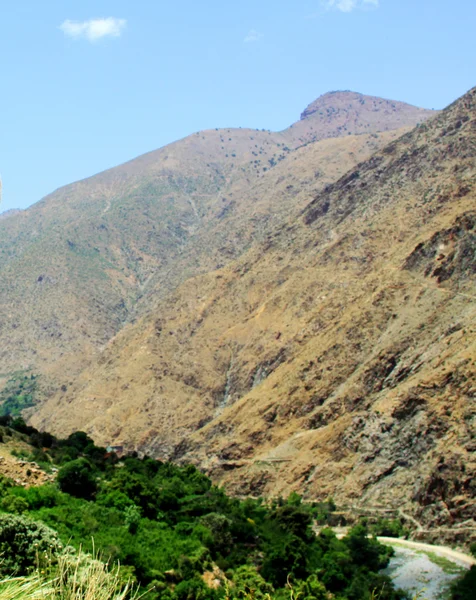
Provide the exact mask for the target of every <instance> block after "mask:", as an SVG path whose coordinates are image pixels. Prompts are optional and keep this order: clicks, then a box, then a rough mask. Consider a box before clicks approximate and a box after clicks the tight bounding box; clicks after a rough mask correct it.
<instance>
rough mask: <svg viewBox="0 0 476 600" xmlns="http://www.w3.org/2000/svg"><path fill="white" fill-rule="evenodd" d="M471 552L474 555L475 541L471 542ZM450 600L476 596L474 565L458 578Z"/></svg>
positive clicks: (469, 599) (461, 599)
mask: <svg viewBox="0 0 476 600" xmlns="http://www.w3.org/2000/svg"><path fill="white" fill-rule="evenodd" d="M471 553H472V555H473V556H476V542H475V543H473V544H471ZM451 591H452V594H451V600H474V598H475V596H476V566H474V565H473V566H472V567H471V568H470V570H469V571H468V572H467V573H465V574H464V575H463V576H462V577H460V579H458V580H457V581H456V582H455V584H454V585H453V588H452V590H451Z"/></svg>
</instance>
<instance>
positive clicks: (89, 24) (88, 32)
mask: <svg viewBox="0 0 476 600" xmlns="http://www.w3.org/2000/svg"><path fill="white" fill-rule="evenodd" d="M126 25H127V21H126V19H116V18H115V17H108V18H106V19H89V21H71V20H70V19H67V20H66V21H64V22H63V23H61V25H60V27H59V28H60V29H61V31H62V32H63V33H64V34H65V35H66V36H68V37H70V38H73V39H76V40H79V39H86V40H88V41H90V42H97V41H98V40H100V39H102V38H105V37H119V36H120V35H121V34H122V32H123V31H124V29H125V27H126Z"/></svg>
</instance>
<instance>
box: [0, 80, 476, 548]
mask: <svg viewBox="0 0 476 600" xmlns="http://www.w3.org/2000/svg"><path fill="white" fill-rule="evenodd" d="M475 96H476V92H475V91H474V90H472V91H471V92H469V93H468V94H467V95H466V96H465V97H463V98H462V99H460V100H459V101H458V102H456V103H455V104H454V105H452V106H451V107H449V108H448V109H447V110H446V111H444V112H442V113H441V114H439V115H436V116H435V115H434V114H433V113H431V111H421V110H420V109H414V108H413V107H408V106H406V105H401V104H399V103H392V102H388V101H382V100H380V99H375V98H368V97H363V96H360V95H354V94H351V93H338V94H330V95H326V96H325V97H323V98H321V99H319V100H318V101H317V102H316V103H313V104H312V105H310V107H308V109H306V111H305V112H304V113H303V118H302V120H301V121H299V122H298V123H297V124H295V125H293V126H292V127H291V128H290V129H288V130H286V131H283V132H280V133H271V132H263V131H259V132H258V131H252V130H245V129H239V130H232V129H230V130H211V131H207V132H200V133H198V134H194V135H192V136H190V137H188V138H186V139H185V140H182V141H180V142H177V143H175V144H172V145H171V146H168V147H166V148H163V149H161V150H158V151H156V152H153V153H150V154H148V155H145V156H143V157H140V158H139V159H136V160H135V161H132V162H131V163H127V164H126V165H122V166H121V167H118V168H116V169H113V170H111V171H107V172H105V173H103V174H100V175H98V176H96V177H94V178H92V179H89V180H85V181H83V182H79V183H77V184H73V185H72V186H68V187H67V188H63V189H61V190H59V191H57V192H55V193H54V194H52V195H51V196H49V197H47V198H45V199H44V200H43V201H42V202H40V203H39V204H37V205H35V206H34V207H32V208H31V209H29V210H28V211H26V212H23V213H20V214H17V215H11V216H9V217H8V218H6V219H3V220H2V221H1V222H0V233H1V236H0V240H1V242H0V252H1V254H0V276H1V277H2V283H3V285H2V287H1V290H0V308H1V314H2V315H4V317H3V318H2V321H1V323H0V340H1V347H2V352H3V355H1V356H0V358H1V359H2V364H4V365H5V367H4V368H5V374H6V376H7V378H8V373H9V372H12V371H18V370H20V369H26V368H28V369H32V370H33V372H35V373H38V374H39V387H40V390H41V393H40V396H39V397H40V398H41V397H43V400H45V401H44V402H43V403H42V405H40V406H39V407H36V408H35V410H34V411H32V414H31V421H32V423H33V424H34V425H36V426H41V427H43V428H46V429H51V430H53V431H57V432H58V431H61V432H62V433H64V432H70V431H73V430H75V429H83V430H85V431H87V432H88V433H90V434H91V435H92V436H93V437H94V438H95V440H97V441H98V442H99V443H102V444H107V443H110V442H113V443H114V442H115V443H121V444H124V445H125V446H126V448H129V449H138V450H140V451H144V452H148V453H151V454H153V455H154V456H157V457H166V458H173V459H174V460H180V461H186V462H187V461H192V462H195V463H196V464H198V465H200V466H201V467H202V468H204V469H206V470H207V472H208V473H210V474H211V475H212V476H213V478H214V480H215V481H218V482H220V483H223V484H225V485H226V486H227V488H228V489H230V490H232V491H233V492H235V493H237V494H253V495H255V494H266V495H277V494H287V493H289V492H290V491H292V490H298V491H300V492H302V493H304V495H305V496H306V497H307V498H309V499H313V500H314V499H324V498H327V497H328V496H329V495H333V496H335V497H338V498H339V501H340V502H341V503H342V502H346V503H348V504H349V505H352V504H354V503H364V504H367V505H370V506H374V505H387V506H395V507H400V508H401V507H403V508H404V509H405V510H408V511H409V512H410V514H411V515H412V516H413V517H414V518H415V519H416V520H417V521H418V522H419V523H420V526H421V528H422V529H425V528H427V527H428V526H429V524H432V526H436V527H437V528H440V530H439V532H440V534H441V535H442V536H444V535H446V534H447V533H448V531H449V533H448V535H451V536H452V537H453V539H454V538H455V537H456V538H458V537H459V538H461V537H464V536H466V538H467V537H468V535H473V532H474V531H475V529H474V528H475V526H476V525H475V518H476V514H475V510H476V507H475V504H474V497H475V495H474V487H473V486H474V483H473V481H474V479H475V478H474V475H475V463H474V443H475V442H474V418H475V406H474V396H475V394H474V361H475V344H474V339H475V338H474V329H475V326H474V323H475V318H474V317H475V310H474V300H475V297H476V293H475V285H474V284H475V268H474V265H475V261H474V247H475V235H476V234H475V222H476V216H475V212H474V206H475V191H474V180H475V162H474V156H475V147H476V125H475V123H476V121H475V107H476V100H475ZM430 116H432V117H433V118H432V119H431V120H430V121H428V122H425V123H421V124H420V125H419V126H418V127H417V128H416V129H413V130H411V131H409V128H410V126H413V125H415V124H416V123H417V122H422V121H424V120H425V119H426V118H428V117H430ZM397 127H406V129H405V130H404V131H402V130H398V131H388V130H390V129H393V128H397ZM382 132H384V133H382ZM402 133H403V136H402V137H400V136H401V135H402ZM355 134H358V135H355ZM335 136H338V137H335ZM41 394H42V396H41ZM450 530H451V531H450Z"/></svg>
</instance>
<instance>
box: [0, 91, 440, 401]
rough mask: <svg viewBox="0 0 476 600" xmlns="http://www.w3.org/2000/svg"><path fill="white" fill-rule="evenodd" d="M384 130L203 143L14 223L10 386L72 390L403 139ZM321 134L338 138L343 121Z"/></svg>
mask: <svg viewBox="0 0 476 600" xmlns="http://www.w3.org/2000/svg"><path fill="white" fill-rule="evenodd" d="M349 102H350V103H354V100H353V98H350V97H349ZM415 110H417V109H415ZM417 112H418V114H419V113H420V111H419V110H417ZM423 112H424V115H425V116H426V117H429V116H431V115H432V112H431V111H423ZM418 118H420V117H418ZM382 119H383V121H385V118H384V117H382ZM415 119H416V115H415V114H413V113H412V114H411V115H407V114H406V113H405V114H404V115H403V116H402V119H401V121H400V122H399V123H398V125H401V124H406V125H413V124H414V122H415ZM315 121H316V120H315V119H314V120H312V123H315ZM383 121H382V122H383ZM309 123H311V121H309ZM313 126H314V125H313ZM380 128H384V129H387V128H388V127H387V126H385V127H384V126H383V125H381V124H379V125H378V126H374V123H373V122H372V123H369V127H368V128H367V129H368V130H369V133H368V134H367V135H366V136H359V137H358V138H354V137H352V136H349V137H348V138H347V137H346V138H341V139H337V140H324V141H322V142H319V143H317V144H311V145H306V146H303V144H302V142H300V141H299V140H298V141H293V139H294V138H293V136H294V134H293V133H289V132H290V130H286V131H284V132H281V133H272V132H269V131H255V130H250V129H220V130H211V131H203V132H199V133H195V134H193V135H191V136H189V137H187V138H185V139H183V140H180V141H178V142H176V143H173V144H170V145H168V146H166V147H165V148H162V149H159V150H157V151H154V152H151V153H148V154H146V155H144V156H141V157H139V158H137V159H135V160H133V161H131V162H128V163H126V164H124V165H121V166H119V167H117V168H114V169H111V170H109V171H106V172H104V173H100V174H99V175H96V176H95V177H92V178H90V179H86V180H83V181H80V182H77V183H74V184H72V185H69V186H66V187H64V188H61V189H59V190H57V191H56V192H54V193H53V194H51V195H49V196H47V197H46V198H44V199H43V200H42V201H41V202H39V203H37V204H35V205H34V206H32V207H31V208H30V209H28V210H26V211H23V212H21V213H19V214H14V215H11V216H10V217H9V218H8V219H2V220H1V221H0V278H1V281H2V285H1V286H0V315H1V318H0V360H1V362H2V373H3V374H6V375H8V374H9V373H12V372H17V371H22V370H31V372H33V373H36V374H40V375H41V376H42V377H41V378H40V379H39V389H40V390H43V393H44V395H49V394H50V393H51V392H52V391H54V390H55V389H58V388H59V387H61V386H64V385H69V382H70V381H73V379H74V377H75V375H76V374H77V373H79V372H80V371H81V369H82V368H83V367H84V366H85V365H86V364H88V361H89V360H91V359H92V358H93V357H95V355H96V354H97V353H98V352H99V351H100V350H101V349H102V348H103V347H104V346H105V345H106V344H107V343H108V342H109V340H111V339H112V338H113V336H114V335H115V334H116V333H118V332H119V331H120V330H121V329H122V328H123V327H124V326H125V325H126V324H127V323H128V322H129V321H131V320H133V319H135V318H138V317H139V316H140V315H141V314H142V313H143V312H144V311H146V310H150V309H151V308H152V307H153V306H155V304H156V302H157V300H158V299H159V298H161V297H163V296H164V295H166V294H167V293H168V292H169V291H170V290H173V289H175V287H176V286H177V285H179V284H180V283H182V282H183V281H185V280H186V279H187V278H189V277H190V276H193V275H196V274H198V273H205V272H208V271H211V270H214V269H217V268H220V267H222V266H224V265H225V264H227V263H228V262H229V261H231V260H234V259H236V258H237V257H238V256H240V254H241V253H242V252H243V251H244V250H245V249H246V248H247V247H249V246H250V244H252V243H253V242H254V241H255V240H257V239H260V237H262V236H263V235H264V232H265V231H266V230H267V227H268V226H270V225H272V224H277V223H280V222H281V220H282V219H283V218H285V217H287V216H288V215H289V214H291V213H292V211H293V210H295V209H296V208H299V207H302V206H304V204H305V203H306V202H307V201H308V200H309V198H310V197H312V194H314V193H316V191H317V190H318V189H321V188H322V186H324V185H325V184H327V183H329V182H330V181H332V180H334V179H335V178H336V177H338V176H340V175H341V174H343V173H344V172H345V171H346V170H348V169H349V168H350V167H351V166H353V165H355V164H356V163H357V162H358V161H360V160H363V159H364V158H366V157H368V156H369V155H370V154H371V153H372V152H373V151H375V150H376V149H377V148H379V147H381V145H382V144H384V143H385V142H386V141H388V139H390V138H391V137H392V136H395V135H396V134H395V133H385V134H379V133H378V131H380ZM321 129H322V137H329V135H331V134H332V132H333V131H334V129H335V128H334V126H333V124H332V119H330V120H329V119H328V118H327V117H326V119H325V123H324V122H323V124H322V128H321ZM304 130H307V129H306V125H304ZM387 136H390V138H389V137H387ZM280 178H283V179H280ZM278 180H279V181H278ZM268 190H273V192H272V193H271V192H270V191H268ZM0 386H1V382H0Z"/></svg>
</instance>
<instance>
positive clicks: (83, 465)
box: [57, 458, 97, 499]
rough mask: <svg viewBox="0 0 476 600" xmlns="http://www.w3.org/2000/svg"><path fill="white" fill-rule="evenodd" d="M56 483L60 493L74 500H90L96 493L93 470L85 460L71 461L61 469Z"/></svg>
mask: <svg viewBox="0 0 476 600" xmlns="http://www.w3.org/2000/svg"><path fill="white" fill-rule="evenodd" d="M57 482H58V485H59V487H60V489H61V491H63V492H65V493H67V494H70V495H71V496H75V497H76V498H85V499H90V498H92V497H93V496H94V494H95V493H96V491H97V484H96V477H95V474H94V469H93V467H92V465H91V463H90V462H89V461H87V460H86V459H85V458H78V459H77V460H72V461H71V462H69V463H66V464H65V465H64V466H63V467H61V469H60V470H59V471H58V476H57Z"/></svg>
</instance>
